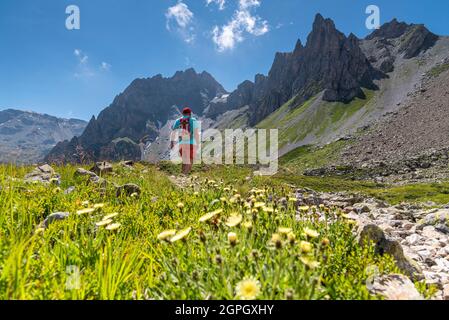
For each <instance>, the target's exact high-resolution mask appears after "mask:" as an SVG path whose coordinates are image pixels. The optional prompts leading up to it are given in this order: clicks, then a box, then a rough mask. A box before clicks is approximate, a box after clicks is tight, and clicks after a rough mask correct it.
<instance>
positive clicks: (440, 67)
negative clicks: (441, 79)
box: [429, 63, 449, 78]
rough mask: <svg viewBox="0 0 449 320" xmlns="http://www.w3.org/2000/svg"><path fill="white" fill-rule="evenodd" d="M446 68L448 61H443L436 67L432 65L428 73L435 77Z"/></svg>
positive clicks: (448, 67) (448, 66)
mask: <svg viewBox="0 0 449 320" xmlns="http://www.w3.org/2000/svg"><path fill="white" fill-rule="evenodd" d="M447 70H449V63H443V64H440V65H438V66H436V67H433V68H432V69H431V70H430V71H429V75H430V76H432V77H435V78H436V77H438V76H439V75H440V74H442V73H443V72H446V71H447Z"/></svg>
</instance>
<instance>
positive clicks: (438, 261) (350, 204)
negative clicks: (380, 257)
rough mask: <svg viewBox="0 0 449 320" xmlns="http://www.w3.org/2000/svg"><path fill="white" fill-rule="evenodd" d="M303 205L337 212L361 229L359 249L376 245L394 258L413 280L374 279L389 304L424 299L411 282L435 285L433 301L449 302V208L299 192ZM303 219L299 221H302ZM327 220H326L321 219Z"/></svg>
mask: <svg viewBox="0 0 449 320" xmlns="http://www.w3.org/2000/svg"><path fill="white" fill-rule="evenodd" d="M296 194H297V199H298V204H300V205H302V204H306V205H320V204H323V205H325V206H329V207H338V208H340V209H341V210H342V212H344V214H345V215H346V217H347V218H348V219H352V220H354V221H356V223H357V225H358V229H357V237H358V239H359V242H360V244H363V243H364V241H365V240H370V241H373V242H374V243H375V245H376V250H377V251H378V252H379V253H380V254H385V253H386V254H390V255H392V256H393V257H394V258H395V260H396V263H397V265H398V267H399V268H400V269H401V270H402V271H403V273H404V274H405V275H406V276H407V277H408V278H409V279H407V278H406V277H404V276H398V275H391V276H389V277H387V278H376V277H374V278H373V281H374V282H373V285H372V291H373V292H377V293H381V294H384V295H385V296H386V297H387V298H388V299H415V298H416V297H418V296H419V294H418V293H417V292H416V289H415V288H414V286H410V284H411V281H418V280H424V281H425V283H426V284H427V285H434V286H436V288H437V290H438V291H437V292H436V294H435V296H434V297H433V299H435V300H449V205H446V206H442V207H437V208H430V207H426V206H425V205H411V204H401V205H396V206H389V205H388V204H386V203H384V202H382V201H379V200H376V199H373V198H364V197H362V196H359V195H350V194H346V193H314V192H311V191H310V190H302V189H299V190H297V191H296ZM298 218H299V217H298ZM322 218H324V217H322Z"/></svg>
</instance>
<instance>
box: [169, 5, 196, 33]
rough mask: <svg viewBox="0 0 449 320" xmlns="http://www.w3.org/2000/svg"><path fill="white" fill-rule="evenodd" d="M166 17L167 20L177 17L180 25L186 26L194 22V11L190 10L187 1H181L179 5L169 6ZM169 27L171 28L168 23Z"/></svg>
mask: <svg viewBox="0 0 449 320" xmlns="http://www.w3.org/2000/svg"><path fill="white" fill-rule="evenodd" d="M165 17H166V18H167V21H170V20H171V19H175V20H176V23H177V24H178V26H179V27H181V28H186V27H187V26H188V25H189V24H190V23H191V22H192V19H193V12H192V11H190V10H189V7H188V6H187V5H186V4H185V3H183V2H181V1H180V2H178V4H177V5H175V6H173V7H170V8H168V10H167V13H166V14H165ZM167 28H168V29H170V25H169V24H167Z"/></svg>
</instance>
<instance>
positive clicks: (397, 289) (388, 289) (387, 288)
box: [370, 274, 424, 300]
mask: <svg viewBox="0 0 449 320" xmlns="http://www.w3.org/2000/svg"><path fill="white" fill-rule="evenodd" d="M370 292H371V293H373V294H379V295H382V296H384V297H385V298H386V299H387V300H424V298H423V297H422V296H421V294H420V293H419V292H418V290H417V289H416V287H415V285H414V284H413V282H412V281H410V279H409V278H407V277H405V276H403V275H399V274H391V275H387V276H383V277H378V278H375V279H374V282H373V284H372V286H371V287H370Z"/></svg>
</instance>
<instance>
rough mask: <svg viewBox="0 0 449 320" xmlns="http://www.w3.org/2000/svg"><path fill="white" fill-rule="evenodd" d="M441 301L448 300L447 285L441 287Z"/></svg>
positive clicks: (448, 291)
mask: <svg viewBox="0 0 449 320" xmlns="http://www.w3.org/2000/svg"><path fill="white" fill-rule="evenodd" d="M443 300H449V283H448V284H446V285H444V287H443Z"/></svg>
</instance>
